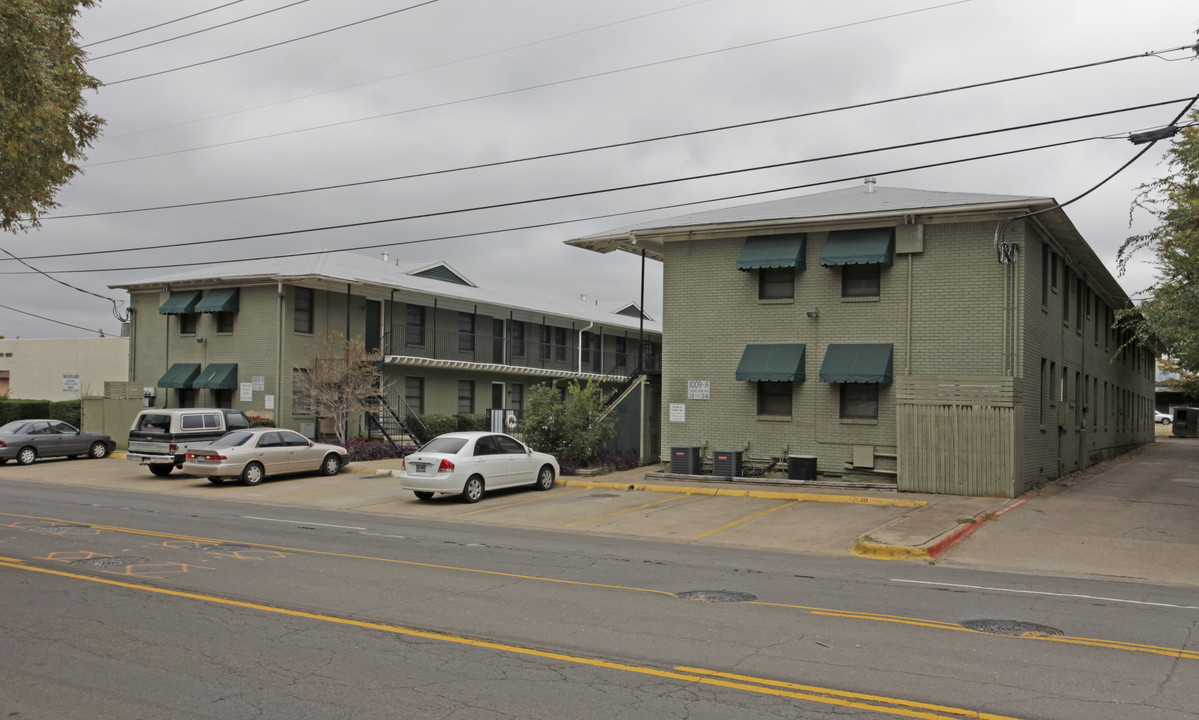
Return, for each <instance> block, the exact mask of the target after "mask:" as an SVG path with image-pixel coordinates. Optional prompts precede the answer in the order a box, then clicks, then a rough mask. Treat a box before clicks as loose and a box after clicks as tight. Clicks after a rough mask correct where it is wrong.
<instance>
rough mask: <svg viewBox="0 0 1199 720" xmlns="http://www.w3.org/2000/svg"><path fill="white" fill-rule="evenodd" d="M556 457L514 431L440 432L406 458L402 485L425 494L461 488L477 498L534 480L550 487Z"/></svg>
mask: <svg viewBox="0 0 1199 720" xmlns="http://www.w3.org/2000/svg"><path fill="white" fill-rule="evenodd" d="M556 477H558V461H557V460H555V459H554V457H553V456H552V455H546V454H545V453H540V452H537V451H535V450H533V449H531V448H529V447H528V446H526V445H524V444H523V443H521V442H520V441H519V440H517V439H516V438H514V437H511V436H509V435H502V434H499V433H490V432H456V433H447V434H445V435H439V436H437V437H435V438H433V439H432V440H430V441H429V442H428V443H427V444H426V445H425V446H424V447H422V448H421V449H419V450H417V451H416V452H414V453H412V454H411V455H409V456H408V457H406V458H404V464H403V468H402V469H401V471H400V487H402V488H404V489H405V490H411V491H413V492H414V493H416V497H417V498H419V499H421V500H428V499H430V498H432V497H433V495H434V494H436V493H441V494H459V493H460V494H461V495H462V500H463V501H465V502H468V503H473V502H478V501H479V499H480V498H482V497H483V493H484V492H486V491H487V490H496V489H499V488H505V487H514V486H517V485H533V486H534V487H536V488H537V489H538V490H549V489H550V488H551V487H553V486H554V478H556Z"/></svg>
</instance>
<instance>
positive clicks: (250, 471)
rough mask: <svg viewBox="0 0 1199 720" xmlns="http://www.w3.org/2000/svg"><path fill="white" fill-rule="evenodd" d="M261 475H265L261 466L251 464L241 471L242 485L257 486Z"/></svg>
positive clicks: (254, 463)
mask: <svg viewBox="0 0 1199 720" xmlns="http://www.w3.org/2000/svg"><path fill="white" fill-rule="evenodd" d="M263 475H265V472H264V471H263V469H262V465H260V464H258V463H256V462H252V463H250V464H249V465H247V466H246V468H245V469H244V470H242V471H241V481H242V484H244V485H257V484H258V483H260V482H262V477H263Z"/></svg>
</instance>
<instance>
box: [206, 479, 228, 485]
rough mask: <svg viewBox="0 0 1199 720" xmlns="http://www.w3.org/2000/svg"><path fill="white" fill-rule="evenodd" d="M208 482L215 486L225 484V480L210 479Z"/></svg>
mask: <svg viewBox="0 0 1199 720" xmlns="http://www.w3.org/2000/svg"><path fill="white" fill-rule="evenodd" d="M208 482H210V483H212V484H213V485H220V484H221V483H223V482H225V478H219V477H210V478H208Z"/></svg>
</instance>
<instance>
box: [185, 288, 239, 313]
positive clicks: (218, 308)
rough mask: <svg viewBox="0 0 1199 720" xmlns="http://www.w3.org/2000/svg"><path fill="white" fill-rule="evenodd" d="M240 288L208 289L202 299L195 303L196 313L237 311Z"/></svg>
mask: <svg viewBox="0 0 1199 720" xmlns="http://www.w3.org/2000/svg"><path fill="white" fill-rule="evenodd" d="M240 295H241V289H240V288H221V289H220V290H209V291H208V294H207V295H205V296H204V299H203V300H201V301H200V302H199V303H197V304H196V309H195V312H198V313H233V312H237V309H238V304H239V297H240Z"/></svg>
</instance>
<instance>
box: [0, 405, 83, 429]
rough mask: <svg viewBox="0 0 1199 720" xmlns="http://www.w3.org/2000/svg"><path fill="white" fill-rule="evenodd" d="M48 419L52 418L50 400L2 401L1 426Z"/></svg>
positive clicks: (0, 409)
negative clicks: (34, 419)
mask: <svg viewBox="0 0 1199 720" xmlns="http://www.w3.org/2000/svg"><path fill="white" fill-rule="evenodd" d="M76 406H78V401H76ZM76 412H78V411H76ZM48 417H50V401H49V400H0V425H3V424H5V423H9V422H12V421H13V420H29V419H32V418H48Z"/></svg>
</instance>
